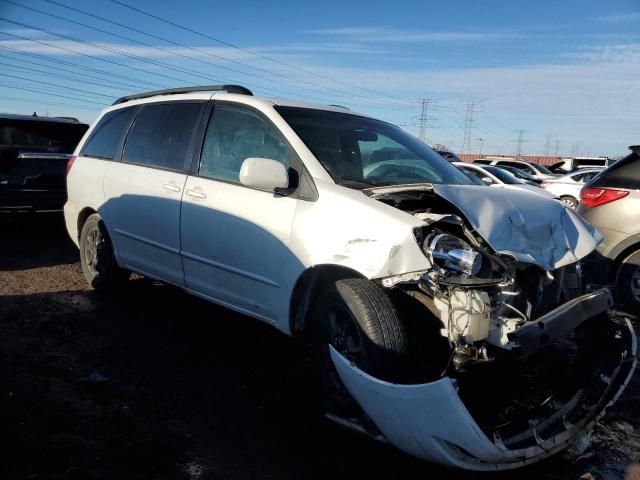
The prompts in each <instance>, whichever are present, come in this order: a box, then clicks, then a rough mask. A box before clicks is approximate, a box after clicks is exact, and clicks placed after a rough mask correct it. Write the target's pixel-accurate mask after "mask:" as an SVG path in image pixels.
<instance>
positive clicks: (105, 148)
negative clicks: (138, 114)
mask: <svg viewBox="0 0 640 480" xmlns="http://www.w3.org/2000/svg"><path fill="white" fill-rule="evenodd" d="M134 112H135V107H129V108H123V109H121V110H113V111H112V112H109V113H107V114H105V115H104V116H103V117H102V119H101V120H100V122H99V123H98V125H96V128H94V129H93V132H92V133H91V136H90V137H89V139H88V140H87V142H86V143H85V145H84V148H83V149H82V155H85V156H87V157H97V158H105V159H108V160H112V159H113V157H114V156H115V154H116V150H117V149H118V146H119V145H120V142H121V141H122V135H123V134H124V131H125V129H126V128H127V127H128V126H129V123H130V122H131V117H132V116H133V113H134Z"/></svg>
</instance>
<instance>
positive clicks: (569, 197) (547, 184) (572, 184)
mask: <svg viewBox="0 0 640 480" xmlns="http://www.w3.org/2000/svg"><path fill="white" fill-rule="evenodd" d="M602 170H603V169H602V168H581V169H580V170H578V171H576V172H571V173H567V174H566V175H562V176H560V177H557V178H550V179H548V180H545V181H544V182H542V184H541V185H540V186H541V187H542V188H544V189H545V190H546V191H547V192H550V193H552V194H553V195H554V196H556V197H559V198H560V199H561V200H562V203H564V204H565V205H567V206H569V207H571V208H578V205H579V204H580V200H579V199H580V189H582V187H583V186H584V184H585V183H587V182H589V181H590V180H591V179H592V178H593V177H595V176H596V175H597V174H599V173H600V172H602Z"/></svg>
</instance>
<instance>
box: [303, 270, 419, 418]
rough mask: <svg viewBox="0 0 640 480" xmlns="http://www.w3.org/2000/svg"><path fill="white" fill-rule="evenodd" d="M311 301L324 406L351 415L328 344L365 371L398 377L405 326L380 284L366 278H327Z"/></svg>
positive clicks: (353, 408)
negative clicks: (313, 302) (317, 294)
mask: <svg viewBox="0 0 640 480" xmlns="http://www.w3.org/2000/svg"><path fill="white" fill-rule="evenodd" d="M316 305H317V309H316V314H315V320H314V330H315V332H314V337H315V338H314V344H315V346H316V348H317V350H318V356H319V359H318V360H319V367H320V369H321V371H320V372H319V374H320V376H321V378H322V386H323V390H324V392H323V393H324V397H325V403H326V405H325V406H326V409H327V410H328V411H330V412H332V413H335V414H337V415H339V416H342V417H351V416H354V415H355V414H356V413H355V412H357V410H358V407H357V404H355V401H354V400H353V399H352V398H351V396H350V395H349V393H348V392H347V390H346V388H345V387H344V385H343V384H342V381H341V380H340V377H339V375H338V372H337V371H336V369H335V366H334V365H333V361H332V360H331V356H330V353H329V345H332V346H333V347H334V348H335V349H336V350H337V351H338V352H339V353H340V354H341V355H343V356H345V357H346V358H347V359H349V360H350V361H351V362H353V363H354V364H355V365H356V366H357V367H358V368H360V369H361V370H363V371H364V372H366V373H368V374H369V375H372V376H374V377H376V378H379V379H382V380H386V381H391V382H401V381H402V379H403V378H404V377H405V376H406V375H407V372H408V369H407V363H408V360H407V357H408V341H407V335H406V332H405V328H404V325H403V324H402V322H401V321H400V317H399V315H398V313H397V312H396V309H395V307H394V305H393V303H392V302H391V300H390V298H389V296H388V295H387V293H386V292H385V290H384V289H383V288H382V287H380V286H379V285H377V284H375V283H373V282H371V281H370V280H367V279H363V278H348V279H343V280H338V281H335V282H331V283H330V284H329V285H327V286H326V287H325V288H324V291H323V292H322V293H321V294H320V296H319V299H318V303H316Z"/></svg>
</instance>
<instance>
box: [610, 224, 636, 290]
mask: <svg viewBox="0 0 640 480" xmlns="http://www.w3.org/2000/svg"><path fill="white" fill-rule="evenodd" d="M636 251H640V234H637V235H633V236H632V237H629V238H627V239H626V240H625V241H623V242H622V243H620V245H618V246H617V247H616V248H615V249H614V250H613V251H612V252H611V253H612V254H611V255H610V256H611V257H612V258H613V259H614V260H613V264H612V265H611V268H609V272H608V278H609V280H610V281H615V280H616V277H617V276H618V271H619V270H620V266H621V265H622V262H623V261H624V259H625V258H627V257H628V256H629V255H631V254H633V253H634V252H636Z"/></svg>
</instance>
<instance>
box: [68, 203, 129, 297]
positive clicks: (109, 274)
mask: <svg viewBox="0 0 640 480" xmlns="http://www.w3.org/2000/svg"><path fill="white" fill-rule="evenodd" d="M80 265H81V266H82V273H83V274H84V278H86V280H87V282H89V285H91V286H92V287H93V288H95V289H96V290H103V289H109V288H115V287H119V286H122V285H123V283H124V282H126V281H127V280H128V279H129V276H130V272H127V271H126V270H123V269H122V268H120V267H119V266H118V264H117V263H116V259H115V257H114V255H113V246H112V244H111V239H110V238H109V234H108V232H107V228H106V227H105V225H104V222H103V221H102V218H101V217H100V215H99V214H97V213H94V214H93V215H90V216H89V217H88V218H87V220H86V221H85V222H84V224H83V225H82V230H81V232H80Z"/></svg>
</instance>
